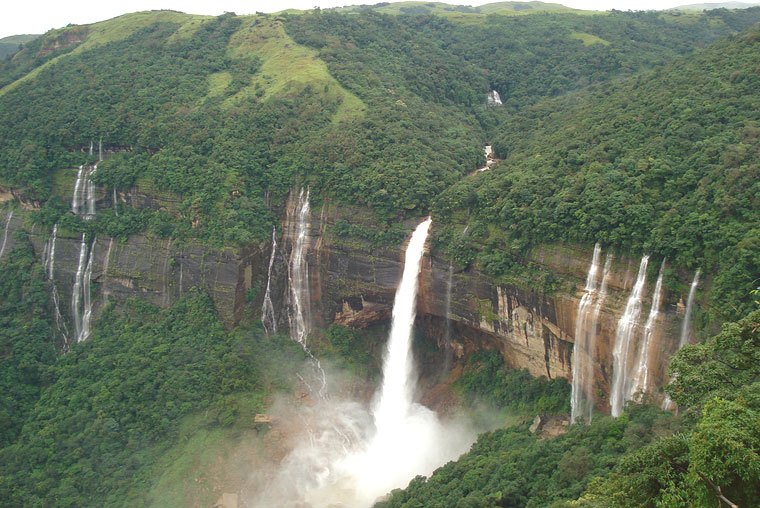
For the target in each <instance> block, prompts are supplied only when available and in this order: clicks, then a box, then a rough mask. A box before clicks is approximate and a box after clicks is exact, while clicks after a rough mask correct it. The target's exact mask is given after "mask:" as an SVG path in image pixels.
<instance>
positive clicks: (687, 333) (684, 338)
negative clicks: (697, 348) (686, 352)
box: [662, 270, 699, 411]
mask: <svg viewBox="0 0 760 508" xmlns="http://www.w3.org/2000/svg"><path fill="white" fill-rule="evenodd" d="M697 286H699V270H697V271H696V272H695V273H694V280H693V281H692V282H691V287H690V288H689V297H688V299H687V300H686V311H685V312H684V315H683V323H681V337H680V340H679V341H678V349H679V350H680V349H681V348H682V347H684V346H685V345H686V344H687V343H688V342H689V340H690V339H691V333H692V330H691V312H692V310H693V309H694V296H695V295H696V294H697ZM674 407H675V404H673V401H672V400H670V396H669V395H667V394H666V395H665V400H663V401H662V409H664V410H666V411H672V410H673V409H674Z"/></svg>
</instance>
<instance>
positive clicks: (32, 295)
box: [0, 239, 57, 448]
mask: <svg viewBox="0 0 760 508" xmlns="http://www.w3.org/2000/svg"><path fill="white" fill-rule="evenodd" d="M35 261H36V257H35V255H34V249H32V245H31V244H30V243H29V241H28V240H27V239H22V240H21V242H20V243H19V245H18V246H17V247H16V248H15V249H14V250H13V251H11V252H5V253H4V256H3V261H2V263H0V295H2V296H0V448H2V447H3V446H7V445H8V444H10V443H12V442H14V441H15V440H16V437H17V436H18V434H19V432H20V431H21V427H22V425H23V424H24V421H25V420H26V419H27V417H28V416H29V414H30V412H31V411H32V408H33V407H34V405H35V403H36V402H37V399H38V398H39V396H40V393H41V390H42V388H43V386H45V385H46V384H47V383H48V382H49V372H48V367H49V366H50V365H52V364H53V363H54V362H55V360H56V355H57V352H56V348H55V347H54V345H53V341H52V337H53V323H51V322H50V319H51V314H50V312H49V311H48V302H49V298H50V296H49V294H48V292H47V287H46V285H45V282H46V280H47V278H46V277H45V272H44V270H43V268H42V267H41V266H39V264H37V263H36V262H35Z"/></svg>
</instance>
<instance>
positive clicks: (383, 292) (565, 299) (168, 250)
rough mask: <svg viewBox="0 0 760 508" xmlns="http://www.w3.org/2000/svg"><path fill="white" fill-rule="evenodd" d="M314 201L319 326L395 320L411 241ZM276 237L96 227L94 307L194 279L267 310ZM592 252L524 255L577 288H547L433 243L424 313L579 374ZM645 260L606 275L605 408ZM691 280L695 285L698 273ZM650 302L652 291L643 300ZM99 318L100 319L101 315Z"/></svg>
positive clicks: (233, 307)
mask: <svg viewBox="0 0 760 508" xmlns="http://www.w3.org/2000/svg"><path fill="white" fill-rule="evenodd" d="M72 174H73V173H72ZM0 190H2V189H0ZM2 191H3V194H2V195H3V196H8V197H9V199H12V198H13V196H14V195H13V193H12V192H11V191H10V190H8V191H7V192H6V191H5V190H2ZM297 197H298V194H296V193H295V192H294V193H292V195H291V197H290V199H289V200H288V203H287V206H286V207H285V210H283V213H282V216H283V223H282V225H281V227H280V228H278V232H277V237H278V249H277V251H276V253H275V255H276V258H275V260H274V263H273V270H272V280H271V298H272V301H273V302H274V307H275V319H276V323H277V329H278V331H283V332H285V331H287V330H288V326H289V324H288V316H289V313H290V305H291V302H290V299H291V295H290V292H289V283H288V280H289V273H288V266H289V263H290V258H291V254H292V250H293V246H294V245H295V238H296V224H295V218H294V216H295V214H294V210H295V206H296V201H297ZM98 198H99V202H98V207H99V208H102V207H105V206H109V205H110V204H111V203H110V202H109V199H110V198H111V197H110V196H109V193H107V192H105V191H103V190H100V191H99V193H98ZM117 199H120V200H121V201H124V202H126V203H125V204H131V203H134V205H135V206H147V207H151V208H160V209H167V208H170V207H171V201H169V202H167V201H166V197H161V198H157V197H155V196H153V195H152V194H151V193H150V192H146V191H145V189H133V190H131V191H130V192H129V193H122V194H119V195H118V196H117ZM167 203H168V204H167ZM311 208H312V211H311V221H310V227H309V235H308V245H309V248H308V251H307V253H306V259H307V262H308V265H309V277H308V283H309V290H310V297H311V302H312V304H311V313H310V314H311V315H310V320H311V321H312V322H311V326H312V327H314V328H316V329H318V328H323V327H326V326H329V325H330V324H333V323H336V324H340V325H343V326H350V327H356V328H364V327H368V326H372V325H375V324H378V323H382V322H385V321H388V320H389V319H390V317H391V310H392V305H393V298H394V294H395V290H396V287H397V284H398V282H399V280H400V277H401V273H402V270H403V259H402V256H403V252H404V248H405V246H404V245H398V246H396V247H392V248H391V247H383V248H376V247H372V246H371V245H370V243H369V242H367V241H364V240H360V239H357V238H354V237H341V236H338V235H337V234H336V233H335V231H336V223H337V222H338V221H341V220H343V221H349V222H351V223H352V224H364V223H366V227H368V228H371V227H372V220H373V219H372V215H371V213H370V212H368V211H367V210H363V209H360V208H355V209H347V208H345V207H341V208H338V207H337V206H334V205H330V204H325V203H316V204H315V203H312V207H311ZM23 217H24V213H23V212H19V213H17V214H15V215H14V216H13V218H12V220H11V223H10V224H11V226H10V228H11V230H18V229H22V228H25V227H27V228H28V226H24V220H23ZM418 222H419V220H418V219H416V218H415V219H410V220H409V221H408V222H407V223H406V224H405V225H406V226H407V229H408V231H409V232H411V231H412V229H413V228H414V226H416V224H417V223H418ZM433 228H435V222H434V223H433ZM29 231H30V233H31V238H32V242H33V244H34V246H35V248H36V250H37V252H39V253H40V256H41V257H42V253H43V251H44V246H45V242H46V241H47V240H48V238H49V234H50V232H49V231H40V230H39V228H34V227H32V228H30V229H29ZM9 238H10V239H9V244H8V249H11V248H12V246H13V242H14V240H13V234H11V235H9ZM80 240H81V237H80V235H78V234H73V233H70V232H69V233H68V234H67V233H66V232H65V231H59V234H58V241H57V245H56V261H55V267H56V268H55V281H56V285H57V288H58V292H59V294H60V295H61V297H62V299H63V302H62V303H61V310H62V312H63V314H64V316H66V315H67V313H68V312H69V306H70V302H69V295H70V294H71V290H72V285H73V280H74V275H75V273H76V269H77V261H78V255H79V247H80ZM270 247H271V245H261V246H258V245H256V246H250V247H249V248H246V249H237V250H235V249H232V248H212V247H208V246H204V245H201V244H199V243H197V242H193V241H189V242H180V241H176V240H172V239H169V238H155V237H151V236H146V235H135V236H133V237H132V238H130V239H129V240H127V241H120V240H115V239H110V238H98V241H97V244H96V247H95V249H96V250H95V254H94V258H93V272H92V280H93V286H94V288H95V289H94V290H93V291H97V296H93V301H94V302H95V309H94V312H95V316H96V317H97V315H98V310H99V309H100V308H102V306H103V304H104V303H105V302H106V301H107V300H108V299H114V300H116V301H123V300H125V299H127V298H130V297H133V296H139V297H142V298H145V299H147V300H149V301H151V302H153V303H155V304H156V305H159V306H161V307H167V306H169V305H171V304H172V303H174V302H176V301H177V300H178V299H179V298H180V297H181V296H182V295H183V294H185V293H186V292H187V291H188V290H189V289H190V288H192V287H197V288H200V289H202V290H204V291H207V292H208V293H209V294H210V295H211V296H212V298H213V300H214V302H215V305H216V308H217V310H218V311H219V314H220V316H221V317H222V319H223V320H224V321H225V322H226V323H227V324H228V325H230V326H232V325H234V324H235V323H236V322H237V321H239V320H240V319H241V318H243V317H244V316H245V315H247V313H248V315H251V316H258V315H259V314H260V308H261V302H262V299H263V292H264V287H265V285H266V276H267V268H268V264H269V259H268V257H269V253H270ZM591 256H592V249H591V247H582V246H546V247H544V248H541V249H536V250H535V251H534V252H532V253H531V254H530V256H529V257H528V258H527V259H526V260H525V261H526V262H530V263H533V264H536V265H539V266H541V267H542V268H543V269H545V270H549V271H551V272H552V273H554V274H555V275H556V276H557V278H559V279H560V280H563V281H564V287H566V288H568V289H566V290H563V291H559V292H555V293H552V294H543V293H541V292H540V291H537V290H535V289H531V288H530V286H529V285H528V284H527V283H526V284H520V285H518V284H504V283H500V282H499V281H496V280H494V279H492V278H491V277H488V276H486V275H485V274H483V273H479V272H478V271H476V270H472V269H471V270H466V271H463V270H460V269H456V268H454V269H453V270H452V271H450V268H449V267H450V264H449V262H448V260H446V259H445V258H444V257H443V255H442V254H441V253H439V252H428V253H427V254H426V255H425V258H424V259H423V263H422V273H421V276H420V291H419V298H418V309H417V310H418V318H417V324H418V326H419V327H420V328H421V329H423V330H424V331H425V332H426V335H428V336H430V337H433V338H434V339H436V340H437V341H438V342H439V344H443V342H444V341H445V340H447V337H448V336H450V339H451V350H452V351H453V355H454V356H455V358H460V359H461V358H465V357H466V356H467V355H468V354H469V353H471V352H473V351H475V350H478V349H484V348H485V349H496V350H498V351H500V352H501V353H502V355H503V356H504V358H505V359H506V361H507V363H508V364H509V365H510V366H512V367H517V368H526V369H528V370H529V371H530V372H531V374H533V375H535V376H547V377H550V378H554V377H558V376H562V377H566V378H568V379H570V377H571V373H572V368H571V365H572V359H573V343H574V337H573V334H574V330H575V320H576V314H577V310H578V305H579V302H580V298H581V296H582V294H583V286H584V280H585V277H586V272H587V270H588V265H589V262H590V260H591ZM637 266H638V259H631V258H628V257H627V256H624V255H617V256H616V257H615V260H614V262H613V265H612V271H611V273H610V276H609V280H608V285H609V290H610V292H609V296H608V297H607V298H606V299H605V301H604V305H603V307H602V308H601V312H600V314H599V318H598V320H597V337H598V338H597V341H596V350H595V351H594V354H593V357H594V359H595V361H594V389H595V391H596V393H597V396H596V397H595V400H596V403H597V406H598V407H599V409H601V410H609V403H608V400H607V394H608V393H609V389H610V384H611V382H612V364H613V359H612V349H613V346H614V341H615V333H616V329H617V322H618V320H619V318H620V315H621V313H622V311H623V309H624V307H625V301H626V299H627V297H628V293H629V291H630V289H631V286H632V284H633V282H634V280H633V279H634V277H635V275H636V268H637ZM450 274H451V275H450ZM689 275H690V274H683V278H684V279H687V278H688V277H689ZM449 277H451V279H449ZM449 280H450V282H449ZM525 282H527V281H525ZM681 282H684V281H681ZM653 285H654V277H650V280H649V281H648V286H649V287H650V290H651V288H652V287H653ZM667 286H668V284H666V287H667ZM670 286H671V287H672V286H674V285H673V284H671V285H670ZM676 286H677V284H676ZM683 286H684V288H688V282H686V283H684V284H683ZM449 287H450V293H449ZM680 300H681V295H677V294H670V295H669V294H667V293H666V295H665V297H664V299H663V302H664V304H663V306H662V312H661V316H660V318H659V321H658V324H657V329H658V331H657V333H656V334H655V339H654V340H655V347H654V349H653V351H654V353H653V357H652V366H651V369H650V371H651V372H650V375H651V376H652V378H653V385H655V386H662V385H663V384H664V383H665V382H666V381H667V380H666V369H667V364H668V361H669V359H670V357H671V356H672V354H674V353H675V350H676V348H677V346H678V338H679V337H678V335H679V328H680V325H681V321H682V313H683V306H682V305H681V306H680V307H679V305H678V304H679V303H680ZM447 304H448V305H447ZM649 305H650V303H649V299H647V300H646V302H645V309H648V307H649ZM66 317H68V316H66ZM95 323H96V325H95V328H97V321H95ZM446 330H449V332H450V333H446ZM658 396H659V395H657V394H656V395H655V397H658Z"/></svg>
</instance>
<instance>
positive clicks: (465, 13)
mask: <svg viewBox="0 0 760 508" xmlns="http://www.w3.org/2000/svg"><path fill="white" fill-rule="evenodd" d="M331 10H335V11H337V12H341V13H356V12H360V11H362V10H373V11H376V12H381V13H383V14H393V15H402V14H403V15H409V16H414V15H430V14H435V15H437V16H443V17H446V18H448V19H450V20H452V21H473V20H474V19H477V18H483V17H485V16H486V15H489V14H500V15H505V16H514V15H522V14H535V13H539V12H577V13H580V12H585V11H580V10H578V9H572V8H570V7H566V6H564V5H560V4H555V3H546V2H495V3H490V4H485V5H480V6H477V7H471V6H469V5H452V4H447V3H441V2H390V3H389V2H380V3H376V4H373V5H351V6H347V7H338V8H335V9H331Z"/></svg>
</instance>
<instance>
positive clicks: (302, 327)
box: [289, 189, 311, 344]
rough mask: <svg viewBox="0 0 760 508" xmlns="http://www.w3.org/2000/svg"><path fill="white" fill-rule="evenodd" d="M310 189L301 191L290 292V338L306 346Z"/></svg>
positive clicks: (308, 307)
mask: <svg viewBox="0 0 760 508" xmlns="http://www.w3.org/2000/svg"><path fill="white" fill-rule="evenodd" d="M310 219H311V216H310V208H309V189H306V193H304V190H303V189H301V193H300V194H299V196H298V207H297V209H296V221H297V222H296V244H295V246H293V253H292V255H291V262H290V271H289V272H290V273H289V275H290V292H291V298H292V304H293V312H291V316H290V337H291V338H292V339H293V340H295V341H297V342H298V343H300V344H306V337H307V335H308V334H309V331H310V328H311V294H310V288H309V264H308V262H307V261H306V251H307V249H308V248H309V225H310V224H309V222H310Z"/></svg>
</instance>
